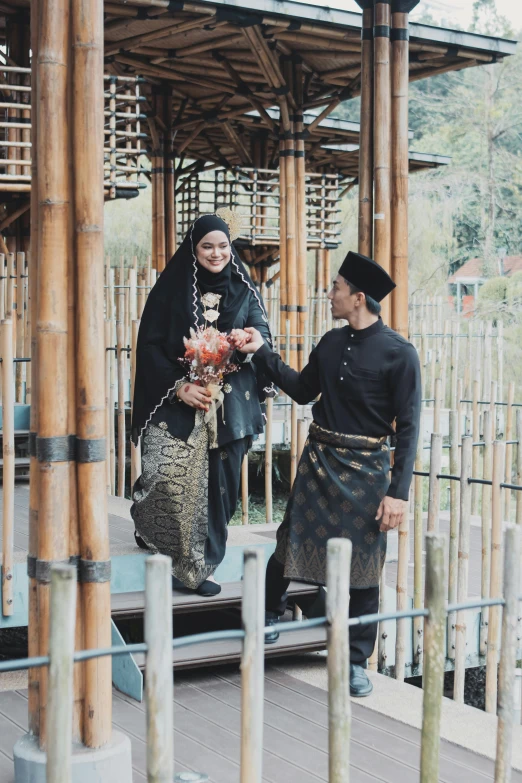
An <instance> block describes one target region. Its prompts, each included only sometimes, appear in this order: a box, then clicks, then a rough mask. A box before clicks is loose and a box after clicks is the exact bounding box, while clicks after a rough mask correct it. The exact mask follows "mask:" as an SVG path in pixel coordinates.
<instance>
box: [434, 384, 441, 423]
mask: <svg viewBox="0 0 522 783" xmlns="http://www.w3.org/2000/svg"><path fill="white" fill-rule="evenodd" d="M441 409H442V378H436V380H435V402H434V405H433V432H440V427H441V421H440V416H441Z"/></svg>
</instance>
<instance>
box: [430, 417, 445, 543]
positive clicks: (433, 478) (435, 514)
mask: <svg viewBox="0 0 522 783" xmlns="http://www.w3.org/2000/svg"><path fill="white" fill-rule="evenodd" d="M441 465H442V435H440V434H439V433H437V432H433V433H432V435H431V449H430V478H429V482H430V483H429V494H428V532H429V533H438V531H439V511H440V480H439V479H438V478H437V476H438V475H439V474H440V469H441Z"/></svg>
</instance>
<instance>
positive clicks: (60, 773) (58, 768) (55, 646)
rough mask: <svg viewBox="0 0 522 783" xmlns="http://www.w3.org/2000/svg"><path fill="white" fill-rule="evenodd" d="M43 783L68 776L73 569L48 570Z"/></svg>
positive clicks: (65, 781)
mask: <svg viewBox="0 0 522 783" xmlns="http://www.w3.org/2000/svg"><path fill="white" fill-rule="evenodd" d="M50 614H51V616H50V629H49V658H50V663H49V711H48V718H47V721H48V729H47V737H48V739H47V777H46V780H47V783H70V781H71V775H72V742H71V734H72V725H73V668H74V663H73V654H74V637H75V633H74V626H75V619H76V568H73V567H72V566H70V565H54V566H52V569H51V613H50Z"/></svg>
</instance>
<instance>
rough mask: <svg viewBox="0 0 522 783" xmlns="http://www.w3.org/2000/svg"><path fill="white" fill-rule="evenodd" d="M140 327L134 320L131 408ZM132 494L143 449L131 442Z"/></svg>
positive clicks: (139, 471)
mask: <svg viewBox="0 0 522 783" xmlns="http://www.w3.org/2000/svg"><path fill="white" fill-rule="evenodd" d="M139 328H140V322H139V321H138V320H133V322H132V344H131V383H130V386H131V410H132V406H133V404H134V384H135V380H136V346H137V344H138V331H139ZM130 449H131V495H132V488H133V486H134V484H135V482H136V480H137V479H138V478H139V476H140V475H141V449H140V445H139V444H138V446H135V445H134V443H131V447H130Z"/></svg>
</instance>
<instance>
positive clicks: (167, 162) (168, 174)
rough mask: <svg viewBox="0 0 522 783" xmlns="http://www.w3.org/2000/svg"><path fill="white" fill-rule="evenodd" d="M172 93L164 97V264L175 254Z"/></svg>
mask: <svg viewBox="0 0 522 783" xmlns="http://www.w3.org/2000/svg"><path fill="white" fill-rule="evenodd" d="M172 102H173V98H172V91H170V93H169V94H168V95H167V96H166V97H165V120H166V122H165V125H166V128H167V132H166V138H165V143H164V158H163V167H164V169H165V236H166V254H167V255H166V262H167V263H168V262H169V261H170V259H171V258H172V256H173V255H174V253H175V252H176V245H177V241H176V196H175V192H176V180H175V176H174V163H175V161H174V157H175V154H174V144H173V133H174V132H173V129H172Z"/></svg>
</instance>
